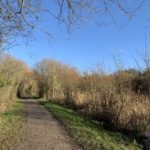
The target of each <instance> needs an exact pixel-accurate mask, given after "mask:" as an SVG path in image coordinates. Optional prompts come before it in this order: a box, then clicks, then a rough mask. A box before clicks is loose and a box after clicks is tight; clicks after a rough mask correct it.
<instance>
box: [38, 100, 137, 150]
mask: <svg viewBox="0 0 150 150" xmlns="http://www.w3.org/2000/svg"><path fill="white" fill-rule="evenodd" d="M40 103H41V104H42V105H44V106H45V107H46V108H47V109H48V110H50V111H51V112H52V114H53V115H54V116H55V117H56V118H58V119H59V120H60V121H61V123H62V124H63V125H64V126H65V127H66V129H67V130H68V132H69V133H70V134H71V136H72V137H74V138H75V140H76V141H77V142H78V143H79V144H80V145H82V147H83V148H84V149H85V150H139V149H140V147H139V145H138V144H136V142H133V141H130V139H129V138H127V137H126V136H125V135H123V134H121V133H118V132H110V131H107V130H105V129H104V128H103V127H102V125H100V123H98V122H94V121H90V120H87V119H83V118H82V117H80V116H79V115H77V113H75V112H74V111H73V110H71V109H68V108H64V107H62V106H60V105H57V104H54V103H52V102H40Z"/></svg>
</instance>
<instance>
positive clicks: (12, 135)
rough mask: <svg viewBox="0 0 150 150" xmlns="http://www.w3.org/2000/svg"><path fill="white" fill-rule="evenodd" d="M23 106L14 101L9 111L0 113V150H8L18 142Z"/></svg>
mask: <svg viewBox="0 0 150 150" xmlns="http://www.w3.org/2000/svg"><path fill="white" fill-rule="evenodd" d="M22 110H23V104H22V103H21V102H19V101H15V102H14V103H13V105H12V107H11V109H10V110H9V111H7V112H5V113H0V150H9V149H11V148H12V147H14V146H15V145H16V144H17V143H18V142H19V141H20V129H21V126H22V123H23V113H22V112H23V111H22Z"/></svg>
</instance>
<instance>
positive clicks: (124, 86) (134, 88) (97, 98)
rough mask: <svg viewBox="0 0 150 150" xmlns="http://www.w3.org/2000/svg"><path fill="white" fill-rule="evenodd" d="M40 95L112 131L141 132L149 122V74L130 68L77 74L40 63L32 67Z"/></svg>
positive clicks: (64, 67)
mask: <svg viewBox="0 0 150 150" xmlns="http://www.w3.org/2000/svg"><path fill="white" fill-rule="evenodd" d="M35 72H36V76H37V79H38V81H39V85H40V88H41V90H40V91H42V95H43V96H44V97H45V98H46V99H47V100H53V101H55V102H59V103H61V104H64V105H67V106H70V107H73V108H75V109H76V110H77V111H78V112H80V113H81V114H82V115H85V116H86V117H90V118H92V119H96V120H99V121H104V122H105V123H106V122H107V123H109V124H111V125H113V126H114V127H116V128H119V129H125V130H139V131H144V130H145V129H146V128H147V127H148V126H149V123H150V101H149V89H150V87H149V75H148V74H146V75H145V73H139V72H138V71H136V70H134V69H129V70H124V71H118V72H115V73H114V74H110V75H107V74H104V73H103V72H102V71H101V70H98V69H97V70H92V71H91V72H88V73H84V74H82V75H81V74H79V72H78V71H77V70H76V69H75V68H73V67H70V66H67V65H64V64H62V63H60V62H57V61H53V60H43V61H41V62H39V63H38V64H37V65H36V67H35Z"/></svg>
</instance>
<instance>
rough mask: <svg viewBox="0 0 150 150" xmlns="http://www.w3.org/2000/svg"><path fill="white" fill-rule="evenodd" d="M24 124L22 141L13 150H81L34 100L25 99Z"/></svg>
mask: <svg viewBox="0 0 150 150" xmlns="http://www.w3.org/2000/svg"><path fill="white" fill-rule="evenodd" d="M23 102H24V103H25V115H26V122H25V124H24V126H23V128H22V140H21V143H20V145H19V146H18V148H17V149H15V150H81V148H80V147H79V146H77V145H76V144H75V143H74V142H73V140H72V139H71V138H70V137H69V136H68V134H67V133H66V132H65V130H64V129H63V128H62V127H61V125H60V124H59V122H58V121H57V120H56V119H55V118H54V117H53V116H52V115H51V113H50V112H49V111H48V110H46V109H45V108H44V107H43V106H42V105H40V104H39V103H38V102H37V101H36V100H31V99H26V100H23Z"/></svg>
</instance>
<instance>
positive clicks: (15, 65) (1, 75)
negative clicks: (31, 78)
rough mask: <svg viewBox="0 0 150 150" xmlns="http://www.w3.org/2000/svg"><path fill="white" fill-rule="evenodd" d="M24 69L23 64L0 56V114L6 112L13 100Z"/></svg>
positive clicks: (25, 67)
mask: <svg viewBox="0 0 150 150" xmlns="http://www.w3.org/2000/svg"><path fill="white" fill-rule="evenodd" d="M26 69H27V66H26V65H25V64H24V63H23V62H21V61H19V60H16V59H15V58H13V57H11V56H8V55H2V54H0V112H3V111H6V110H7V109H8V108H9V106H10V104H11V102H12V101H13V100H15V96H16V92H17V88H18V84H19V83H20V81H21V80H22V78H23V75H24V71H25V70H26Z"/></svg>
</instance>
